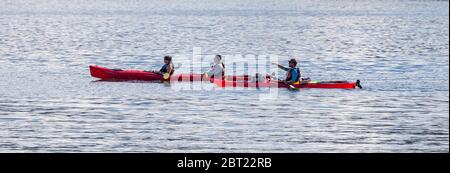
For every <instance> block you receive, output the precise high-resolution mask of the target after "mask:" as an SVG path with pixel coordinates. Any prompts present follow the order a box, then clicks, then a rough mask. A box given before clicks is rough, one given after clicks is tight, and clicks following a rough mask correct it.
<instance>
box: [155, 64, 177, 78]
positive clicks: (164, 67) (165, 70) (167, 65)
mask: <svg viewBox="0 0 450 173" xmlns="http://www.w3.org/2000/svg"><path fill="white" fill-rule="evenodd" d="M169 65H172V63H170V64H164V65H163V66H162V67H161V70H159V72H161V73H163V74H164V73H169V75H172V74H173V72H174V71H175V69H172V71H171V72H168V71H169ZM172 67H173V65H172Z"/></svg>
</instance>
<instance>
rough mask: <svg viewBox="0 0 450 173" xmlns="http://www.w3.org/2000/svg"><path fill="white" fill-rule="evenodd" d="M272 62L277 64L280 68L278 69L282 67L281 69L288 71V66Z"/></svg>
mask: <svg viewBox="0 0 450 173" xmlns="http://www.w3.org/2000/svg"><path fill="white" fill-rule="evenodd" d="M272 64H273V65H276V66H278V68H280V69H282V70H284V71H288V70H289V68H287V67H284V66H282V65H280V64H277V63H272Z"/></svg>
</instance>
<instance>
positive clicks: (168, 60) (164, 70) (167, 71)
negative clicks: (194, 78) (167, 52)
mask: <svg viewBox="0 0 450 173" xmlns="http://www.w3.org/2000/svg"><path fill="white" fill-rule="evenodd" d="M173 72H175V69H174V65H173V63H172V57H171V56H164V65H163V66H162V67H161V69H160V70H159V71H154V73H157V74H160V75H163V78H164V80H168V79H170V76H172V74H173Z"/></svg>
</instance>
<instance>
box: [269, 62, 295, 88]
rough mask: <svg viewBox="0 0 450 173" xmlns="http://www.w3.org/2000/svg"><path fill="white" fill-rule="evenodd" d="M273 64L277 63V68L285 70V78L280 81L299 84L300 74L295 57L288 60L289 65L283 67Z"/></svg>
mask: <svg viewBox="0 0 450 173" xmlns="http://www.w3.org/2000/svg"><path fill="white" fill-rule="evenodd" d="M273 64H274V65H277V66H278V68H280V69H282V70H284V71H286V79H285V80H281V82H285V83H287V84H300V80H301V74H300V69H299V68H297V60H295V59H291V60H289V67H284V66H282V65H279V64H276V63H273Z"/></svg>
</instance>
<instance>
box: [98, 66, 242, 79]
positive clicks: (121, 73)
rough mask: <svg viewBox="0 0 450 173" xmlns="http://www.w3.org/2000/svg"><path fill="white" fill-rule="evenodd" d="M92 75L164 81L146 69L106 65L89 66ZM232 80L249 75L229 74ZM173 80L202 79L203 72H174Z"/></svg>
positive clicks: (105, 77) (101, 77)
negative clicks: (129, 68) (110, 67)
mask: <svg viewBox="0 0 450 173" xmlns="http://www.w3.org/2000/svg"><path fill="white" fill-rule="evenodd" d="M89 69H90V71H91V76H92V77H95V78H99V79H101V80H140V81H162V80H164V78H163V76H162V75H160V74H157V73H153V72H150V71H144V70H122V69H109V68H105V67H100V66H95V65H91V66H89ZM226 78H227V79H230V80H234V81H236V80H244V81H246V80H248V79H249V77H248V76H227V77H226ZM170 80H171V81H202V80H203V75H202V74H174V75H172V76H171V77H170Z"/></svg>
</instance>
